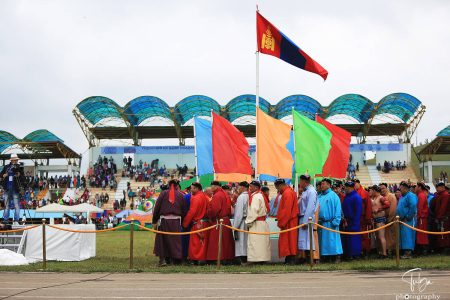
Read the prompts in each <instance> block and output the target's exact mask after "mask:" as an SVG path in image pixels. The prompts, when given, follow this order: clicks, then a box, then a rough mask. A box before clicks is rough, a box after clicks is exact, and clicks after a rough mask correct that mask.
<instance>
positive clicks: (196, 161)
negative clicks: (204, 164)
mask: <svg viewBox="0 0 450 300" xmlns="http://www.w3.org/2000/svg"><path fill="white" fill-rule="evenodd" d="M196 118H197V117H196V116H195V115H194V156H195V178H196V181H197V182H199V181H198V157H197V134H196V130H195V127H196V126H195V123H196V122H195V119H196Z"/></svg>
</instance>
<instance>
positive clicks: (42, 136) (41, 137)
mask: <svg viewBox="0 0 450 300" xmlns="http://www.w3.org/2000/svg"><path fill="white" fill-rule="evenodd" d="M23 140H24V141H31V142H61V143H64V141H63V140H61V139H60V138H59V137H57V136H56V135H54V134H53V133H51V132H50V131H48V130H47V129H39V130H35V131H33V132H31V133H29V134H27V135H26V136H25V137H24V138H23Z"/></svg>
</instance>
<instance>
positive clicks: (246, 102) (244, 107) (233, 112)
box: [225, 94, 270, 122]
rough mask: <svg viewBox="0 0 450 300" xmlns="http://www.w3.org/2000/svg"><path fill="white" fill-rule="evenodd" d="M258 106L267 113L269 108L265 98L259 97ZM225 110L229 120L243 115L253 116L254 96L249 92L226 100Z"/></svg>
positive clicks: (254, 108)
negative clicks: (228, 100)
mask: <svg viewBox="0 0 450 300" xmlns="http://www.w3.org/2000/svg"><path fill="white" fill-rule="evenodd" d="M259 108H261V110H262V111H264V112H265V113H268V112H269V110H270V103H269V102H268V101H267V100H266V99H264V98H262V97H259ZM225 111H226V112H227V115H228V121H230V122H233V121H235V120H237V119H239V118H240V117H244V116H255V115H256V96H255V95H250V94H246V95H240V96H237V97H236V98H233V99H232V100H230V102H228V104H227V105H226V106H225Z"/></svg>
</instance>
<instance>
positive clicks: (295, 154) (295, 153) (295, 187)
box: [291, 106, 298, 195]
mask: <svg viewBox="0 0 450 300" xmlns="http://www.w3.org/2000/svg"><path fill="white" fill-rule="evenodd" d="M291 114H292V131H293V133H294V134H293V135H292V136H293V137H294V139H293V140H294V165H295V163H296V157H297V150H296V149H297V147H296V146H295V123H294V107H293V106H292V112H291ZM294 174H295V179H294V184H295V186H294V189H295V192H296V193H297V195H298V183H297V175H298V174H297V170H294Z"/></svg>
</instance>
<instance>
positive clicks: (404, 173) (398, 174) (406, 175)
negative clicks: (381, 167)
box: [377, 167, 418, 184]
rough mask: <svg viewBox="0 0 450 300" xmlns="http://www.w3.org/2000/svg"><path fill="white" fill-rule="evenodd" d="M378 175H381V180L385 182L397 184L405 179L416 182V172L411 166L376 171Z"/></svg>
mask: <svg viewBox="0 0 450 300" xmlns="http://www.w3.org/2000/svg"><path fill="white" fill-rule="evenodd" d="M377 172H378V174H379V176H380V177H381V181H382V182H385V183H387V184H394V183H396V184H399V183H400V182H402V181H407V180H408V179H409V180H410V181H411V182H414V183H415V182H418V179H417V176H416V173H415V172H414V170H413V168H411V167H406V169H404V170H393V171H390V172H389V173H384V172H382V171H378V170H377Z"/></svg>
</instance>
